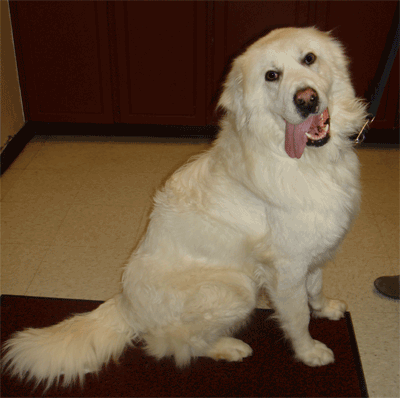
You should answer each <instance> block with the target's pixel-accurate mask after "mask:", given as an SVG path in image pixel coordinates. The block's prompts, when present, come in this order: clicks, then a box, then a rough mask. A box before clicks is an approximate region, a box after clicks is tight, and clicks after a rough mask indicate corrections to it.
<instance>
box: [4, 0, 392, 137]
mask: <svg viewBox="0 0 400 398" xmlns="http://www.w3.org/2000/svg"><path fill="white" fill-rule="evenodd" d="M396 3H397V2H394V1H379V2H378V1H376V2H371V1H266V0H264V1H215V2H212V1H179V2H175V1H161V2H154V1H148V2H144V1H128V2H125V1H88V2H86V1H48V2H44V1H20V0H17V1H13V0H11V1H10V10H11V17H12V24H13V30H14V39H15V47H16V54H17V62H18V69H19V75H20V82H21V88H22V94H23V102H24V109H25V113H26V119H27V120H32V121H43V122H56V121H57V122H90V123H134V124H168V125H198V126H203V125H206V124H210V123H215V122H216V120H217V116H218V115H217V114H216V113H215V110H214V109H215V106H216V104H217V99H218V93H219V89H220V87H221V84H222V82H223V80H224V78H225V76H226V73H227V72H228V70H229V64H230V62H231V60H232V59H233V57H234V56H236V55H237V54H238V53H240V52H241V51H242V50H243V49H244V48H245V47H246V46H247V45H248V44H250V43H251V42H253V41H254V40H256V39H257V38H258V37H260V36H262V35H264V34H266V33H267V32H268V31H270V30H271V29H274V28H278V27H283V26H310V25H315V26H317V27H319V28H321V29H323V30H331V29H333V34H334V35H336V36H337V37H338V38H339V39H340V40H341V41H342V42H343V43H344V44H345V46H346V48H347V50H348V51H347V52H348V55H349V57H350V58H351V59H352V64H351V65H352V66H351V71H352V77H353V80H354V84H355V88H356V91H357V94H358V95H359V96H364V95H365V94H366V92H367V91H368V89H369V88H370V85H371V82H372V80H373V78H374V76H375V72H376V69H377V66H378V63H379V60H380V58H381V54H382V50H383V47H384V44H385V42H386V40H387V34H388V31H389V27H390V24H391V20H392V18H393V15H394V13H395V8H396ZM396 62H397V63H395V65H394V67H393V71H392V74H391V77H390V80H389V83H388V86H387V88H386V90H385V94H384V97H383V99H382V103H381V107H380V109H379V114H378V118H377V121H376V122H375V124H376V127H379V128H382V129H383V128H385V129H393V128H394V127H395V126H396V123H397V126H398V107H399V97H398V87H399V81H398V80H399V79H398V73H397V72H394V71H396V70H397V71H398V58H397V60H396Z"/></svg>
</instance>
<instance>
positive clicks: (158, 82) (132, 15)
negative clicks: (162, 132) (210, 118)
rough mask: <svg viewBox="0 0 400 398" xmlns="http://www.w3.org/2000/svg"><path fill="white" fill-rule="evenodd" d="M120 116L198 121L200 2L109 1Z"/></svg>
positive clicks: (202, 53)
mask: <svg viewBox="0 0 400 398" xmlns="http://www.w3.org/2000/svg"><path fill="white" fill-rule="evenodd" d="M115 20H116V21H117V22H116V46H117V53H118V79H119V107H120V121H121V122H124V123H140V124H147V123H153V124H154V123H156V124H187V125H204V124H205V123H206V120H205V108H206V90H205V88H206V47H207V44H208V43H207V36H206V3H205V2H201V1H200V2H192V1H187V2H175V1H173V2H118V3H116V4H115Z"/></svg>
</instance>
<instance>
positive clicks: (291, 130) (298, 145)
mask: <svg viewBox="0 0 400 398" xmlns="http://www.w3.org/2000/svg"><path fill="white" fill-rule="evenodd" d="M318 117H319V116H312V117H309V118H308V119H307V120H305V121H304V122H303V123H300V124H291V123H289V122H286V134H285V151H286V153H287V154H288V155H289V156H290V157H291V158H297V159H300V158H301V155H302V154H303V152H304V148H305V147H306V145H307V136H306V133H307V132H308V131H309V130H310V127H311V124H312V123H313V121H314V119H315V118H318Z"/></svg>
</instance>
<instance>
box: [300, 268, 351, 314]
mask: <svg viewBox="0 0 400 398" xmlns="http://www.w3.org/2000/svg"><path fill="white" fill-rule="evenodd" d="M307 293H308V302H309V304H310V307H311V308H312V310H313V315H314V317H316V318H328V319H330V320H332V321H337V320H339V319H340V318H343V316H344V312H345V311H346V308H347V305H346V303H345V302H344V301H342V300H333V299H329V298H327V297H325V296H324V294H323V292H322V269H321V268H317V269H316V270H314V271H313V272H312V273H311V274H309V275H308V276H307Z"/></svg>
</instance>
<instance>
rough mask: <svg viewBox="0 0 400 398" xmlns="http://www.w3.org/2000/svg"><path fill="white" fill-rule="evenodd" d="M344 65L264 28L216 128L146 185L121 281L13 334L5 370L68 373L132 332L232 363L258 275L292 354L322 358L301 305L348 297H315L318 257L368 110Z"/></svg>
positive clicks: (328, 239) (352, 169)
mask: <svg viewBox="0 0 400 398" xmlns="http://www.w3.org/2000/svg"><path fill="white" fill-rule="evenodd" d="M347 65H348V62H347V59H346V57H345V56H344V54H343V50H342V46H341V45H340V44H339V43H338V42H337V41H336V40H335V39H334V38H332V37H331V36H330V34H328V33H324V32H320V31H318V30H316V29H314V28H303V29H296V28H285V29H278V30H275V31H272V32H271V33H270V34H268V35H267V36H265V37H263V38H261V39H260V40H258V41H257V42H256V43H255V44H253V45H252V46H250V47H249V48H248V50H247V51H246V52H245V53H244V54H242V55H241V56H239V57H238V58H237V59H236V60H235V61H234V63H233V67H232V70H231V72H230V73H229V76H228V78H227V81H226V84H225V87H224V91H223V94H222V96H221V99H220V103H219V104H220V106H221V107H223V108H224V109H225V110H226V114H225V117H224V119H223V121H222V126H221V131H220V134H219V137H218V139H217V140H216V141H215V144H214V145H213V147H212V149H210V150H209V151H207V152H205V153H203V154H201V155H200V156H198V157H197V158H196V159H194V160H193V161H192V162H190V163H188V164H187V165H185V166H183V167H182V168H181V169H179V170H178V171H177V172H176V173H175V174H174V175H173V176H172V177H171V178H170V179H169V181H167V183H166V185H165V187H164V188H163V189H162V190H160V191H159V192H158V193H157V195H156V196H155V205H154V210H153V212H152V214H151V219H150V223H149V226H148V230H147V233H146V234H145V236H144V237H143V239H142V241H141V243H140V244H139V246H138V248H137V249H136V251H135V252H134V253H133V254H132V256H131V258H130V260H129V262H128V264H127V266H126V269H125V272H124V276H123V291H122V293H120V294H118V295H117V296H115V297H114V298H112V299H110V300H108V301H107V302H105V303H104V304H102V305H101V306H100V307H99V308H98V309H96V310H95V311H93V312H91V313H87V314H82V315H77V316H74V317H72V318H70V319H68V320H65V321H63V322H62V323H60V324H58V325H55V326H52V327H49V328H45V329H27V330H25V331H22V332H19V333H17V334H16V335H15V336H14V337H13V338H12V339H10V340H9V341H8V342H7V343H6V345H5V350H6V353H5V356H4V360H3V362H4V363H5V364H8V367H9V369H10V371H11V372H12V374H14V375H18V376H20V377H21V378H23V377H27V378H28V379H35V380H36V382H37V383H38V384H39V383H40V382H42V381H43V382H47V386H50V385H51V384H52V383H53V382H58V381H59V378H60V375H64V380H63V384H64V385H68V384H70V383H72V382H74V381H75V380H76V379H80V380H82V379H83V378H84V374H85V373H87V372H95V371H98V370H99V369H100V368H101V366H102V365H103V363H106V362H107V361H109V360H110V359H111V358H118V356H119V355H120V354H121V353H122V352H123V350H124V348H125V347H126V346H127V345H129V344H131V343H132V342H134V341H138V340H141V341H143V342H144V343H145V347H146V350H147V352H148V353H149V354H150V355H152V356H154V357H156V358H162V357H165V356H173V357H174V359H175V361H176V364H177V365H178V366H185V365H188V364H189V363H190V361H191V358H193V357H198V356H207V357H211V358H214V359H216V360H220V359H223V360H226V361H241V360H243V358H245V357H248V356H250V355H251V354H252V349H251V348H250V347H249V346H248V345H247V344H245V343H244V342H242V341H240V340H238V339H235V338H233V337H231V336H232V334H233V333H234V331H235V330H237V329H238V328H240V327H241V326H243V325H244V324H245V323H246V320H248V318H249V316H250V314H251V313H252V311H253V310H254V309H255V307H256V299H257V294H258V292H259V290H260V288H262V287H264V288H266V290H267V291H268V293H269V297H270V299H271V301H272V303H273V305H274V307H275V310H276V316H277V317H278V319H279V321H280V324H281V326H282V328H283V330H284V332H285V334H286V336H287V338H288V339H289V340H290V342H291V344H292V346H293V350H294V352H295V356H296V358H297V359H298V360H300V361H302V362H304V363H305V364H307V365H309V366H321V365H327V364H329V363H331V362H333V361H334V355H333V352H332V351H331V350H330V349H329V348H328V347H327V346H326V345H325V344H323V343H321V342H319V341H317V340H314V339H313V338H312V337H311V336H310V334H309V331H308V325H309V320H310V308H311V310H312V312H313V314H314V315H315V316H318V317H325V318H329V319H332V320H337V319H339V318H341V317H342V316H343V313H344V311H345V309H346V305H345V303H344V302H342V301H339V300H331V299H328V298H326V297H324V296H323V294H322V270H321V267H322V265H323V263H324V262H325V261H326V260H327V259H331V258H332V256H333V254H334V253H335V251H336V249H337V248H338V246H339V244H340V242H341V241H342V240H343V238H344V236H345V234H346V232H347V230H348V229H349V227H350V224H351V222H352V220H353V219H354V217H355V215H356V213H357V211H358V208H359V202H360V191H359V163H358V159H357V156H356V154H355V152H354V150H353V148H352V143H351V141H350V140H349V136H351V135H353V134H354V133H355V132H357V131H358V130H359V129H360V127H361V126H362V125H363V122H364V119H365V116H366V112H365V105H364V104H363V103H362V102H361V101H360V100H358V99H357V98H355V94H354V90H353V88H352V86H351V83H350V77H349V73H348V69H347ZM265 360H266V361H268V358H266V359H265Z"/></svg>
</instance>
